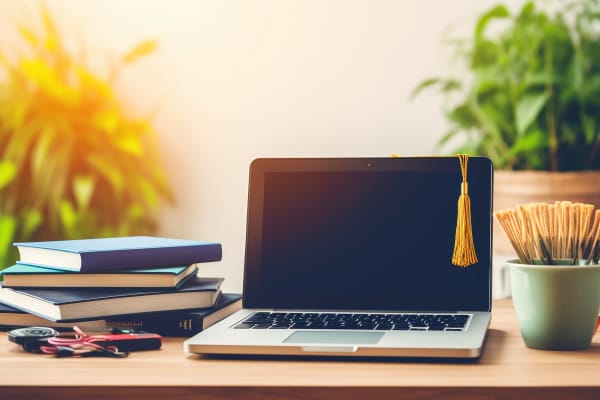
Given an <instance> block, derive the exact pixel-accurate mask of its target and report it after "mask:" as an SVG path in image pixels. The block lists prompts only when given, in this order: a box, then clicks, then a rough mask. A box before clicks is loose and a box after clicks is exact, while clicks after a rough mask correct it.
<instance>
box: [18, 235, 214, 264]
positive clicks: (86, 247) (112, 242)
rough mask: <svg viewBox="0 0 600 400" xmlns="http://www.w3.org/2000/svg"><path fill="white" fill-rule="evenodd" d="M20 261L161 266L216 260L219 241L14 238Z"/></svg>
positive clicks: (133, 238) (132, 238)
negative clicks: (28, 239) (44, 239)
mask: <svg viewBox="0 0 600 400" xmlns="http://www.w3.org/2000/svg"><path fill="white" fill-rule="evenodd" d="M14 246H16V247H17V249H18V250H19V255H20V260H19V262H20V263H24V264H30V265H38V266H42V267H44V266H45V267H50V268H58V269H64V270H68V271H79V272H84V273H87V272H106V271H118V270H130V269H139V268H160V267H172V266H177V265H189V264H195V263H201V262H210V261H219V260H220V259H221V256H222V250H221V244H220V243H215V242H199V241H195V240H184V239H172V238H162V237H155V236H124V237H115V238H97V239H79V240H59V241H49V242H17V243H14Z"/></svg>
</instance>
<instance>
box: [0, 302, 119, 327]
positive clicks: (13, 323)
mask: <svg viewBox="0 0 600 400" xmlns="http://www.w3.org/2000/svg"><path fill="white" fill-rule="evenodd" d="M73 325H74V324H73V323H68V322H55V321H49V320H47V319H45V318H42V317H39V316H37V315H33V314H30V313H28V312H25V311H22V310H19V309H17V308H14V307H11V306H8V305H6V304H3V303H0V331H7V330H11V329H15V328H24V327H29V326H45V327H48V328H54V329H58V330H72V328H73ZM76 325H77V326H78V327H80V328H81V329H83V330H84V331H85V332H103V331H106V330H107V329H110V326H109V325H108V324H107V323H106V321H105V320H104V319H92V320H89V321H80V322H77V324H76Z"/></svg>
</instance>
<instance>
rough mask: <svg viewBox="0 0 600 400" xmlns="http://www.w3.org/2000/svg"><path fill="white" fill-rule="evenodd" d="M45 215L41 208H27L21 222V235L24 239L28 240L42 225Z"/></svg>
mask: <svg viewBox="0 0 600 400" xmlns="http://www.w3.org/2000/svg"><path fill="white" fill-rule="evenodd" d="M43 220H44V216H43V215H42V213H41V212H40V211H39V210H26V211H25V212H24V217H23V221H22V222H21V235H22V239H23V240H28V239H29V238H30V237H31V235H32V234H33V232H34V231H35V230H36V229H37V228H38V227H39V226H40V225H41V223H42V221H43Z"/></svg>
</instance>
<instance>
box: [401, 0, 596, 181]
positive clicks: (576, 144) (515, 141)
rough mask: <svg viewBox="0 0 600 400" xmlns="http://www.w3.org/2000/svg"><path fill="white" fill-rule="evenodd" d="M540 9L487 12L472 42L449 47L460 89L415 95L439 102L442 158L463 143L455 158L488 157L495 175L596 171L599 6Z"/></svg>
mask: <svg viewBox="0 0 600 400" xmlns="http://www.w3.org/2000/svg"><path fill="white" fill-rule="evenodd" d="M543 5H544V9H542V8H541V5H540V4H536V2H534V1H529V2H527V3H526V4H525V5H524V6H523V7H522V8H521V9H520V10H519V12H518V13H516V14H515V15H513V14H511V12H510V11H509V9H508V8H507V7H506V6H504V5H497V6H495V7H493V8H491V9H489V10H487V11H486V12H485V13H483V14H482V15H481V16H480V17H479V18H478V20H477V23H476V26H475V29H474V32H473V35H472V37H471V38H469V39H466V40H454V41H450V42H449V43H450V46H451V48H452V50H453V52H454V54H455V60H456V61H457V62H459V63H460V66H461V67H463V68H464V67H466V69H467V71H468V74H467V76H466V77H465V79H458V78H456V77H438V78H432V79H427V80H425V81H423V82H421V83H420V84H419V85H418V86H417V87H416V88H415V90H414V92H413V96H414V95H417V94H418V93H420V92H421V91H422V90H423V89H424V88H427V87H431V86H434V87H436V88H437V89H439V90H440V91H441V92H442V93H443V95H444V97H445V99H446V118H447V120H448V121H449V124H450V130H449V132H448V133H447V134H445V135H444V136H443V137H442V138H441V140H440V141H439V142H438V146H439V147H440V148H441V147H444V146H446V145H447V144H448V143H449V142H451V141H455V140H464V142H463V145H462V146H461V148H460V149H458V150H457V152H461V153H462V152H466V153H470V154H479V155H485V156H488V157H490V158H491V159H492V161H493V162H494V164H495V166H496V168H499V169H533V170H554V171H573V170H586V169H600V29H599V27H598V22H597V21H598V18H599V17H600V7H599V3H598V1H597V0H571V1H546V2H543ZM492 22H494V23H492ZM494 24H495V26H494Z"/></svg>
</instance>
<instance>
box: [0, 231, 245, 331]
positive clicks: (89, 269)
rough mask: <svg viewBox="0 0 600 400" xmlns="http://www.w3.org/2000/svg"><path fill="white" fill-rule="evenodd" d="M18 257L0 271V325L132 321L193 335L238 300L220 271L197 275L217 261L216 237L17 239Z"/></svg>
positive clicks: (128, 324)
mask: <svg viewBox="0 0 600 400" xmlns="http://www.w3.org/2000/svg"><path fill="white" fill-rule="evenodd" d="M15 246H17V248H18V250H19V255H20V260H19V261H18V262H17V264H15V265H13V266H10V267H8V268H6V269H4V270H3V271H1V272H0V274H2V276H3V279H4V282H2V284H1V286H0V328H4V329H6V328H12V327H19V326H40V325H41V326H50V327H56V328H61V327H65V328H68V327H72V326H73V325H77V326H79V327H80V328H82V329H84V330H85V329H88V330H90V331H91V330H105V329H107V328H111V327H117V328H135V329H140V330H145V331H150V332H155V333H159V334H162V335H165V336H190V335H193V334H195V333H197V332H199V331H201V330H203V329H205V328H206V327H208V326H210V325H211V324H213V323H215V322H216V321H218V320H219V319H221V318H224V317H225V316H227V315H229V314H230V313H232V312H234V311H236V310H238V309H239V308H240V307H241V295H240V294H235V293H222V292H221V285H222V283H223V278H207V277H199V276H198V274H197V272H198V264H199V263H204V262H212V261H219V260H220V259H221V253H222V250H221V245H220V243H214V242H198V241H192V240H182V239H171V238H161V237H152V236H129V237H118V238H100V239H83V240H66V241H52V242H24V243H15Z"/></svg>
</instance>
